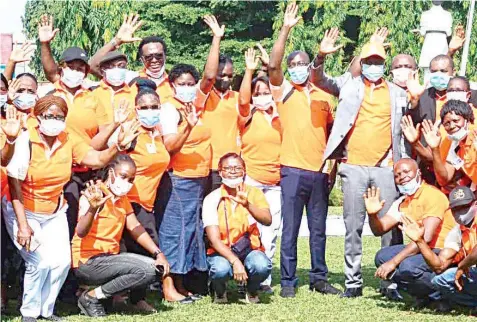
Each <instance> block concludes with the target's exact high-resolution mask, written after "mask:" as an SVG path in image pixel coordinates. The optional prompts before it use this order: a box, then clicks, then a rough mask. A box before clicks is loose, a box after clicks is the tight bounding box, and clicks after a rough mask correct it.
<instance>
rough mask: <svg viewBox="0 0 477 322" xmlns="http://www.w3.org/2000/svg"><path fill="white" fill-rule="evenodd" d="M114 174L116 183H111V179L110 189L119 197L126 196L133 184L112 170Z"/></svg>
mask: <svg viewBox="0 0 477 322" xmlns="http://www.w3.org/2000/svg"><path fill="white" fill-rule="evenodd" d="M112 176H113V177H114V183H111V179H110V181H109V189H110V190H111V192H112V193H114V194H115V195H116V196H118V197H121V196H125V195H126V194H127V193H128V192H129V190H131V188H132V186H133V184H132V183H130V182H129V181H127V180H126V179H123V178H118V177H117V176H116V174H115V173H114V171H112Z"/></svg>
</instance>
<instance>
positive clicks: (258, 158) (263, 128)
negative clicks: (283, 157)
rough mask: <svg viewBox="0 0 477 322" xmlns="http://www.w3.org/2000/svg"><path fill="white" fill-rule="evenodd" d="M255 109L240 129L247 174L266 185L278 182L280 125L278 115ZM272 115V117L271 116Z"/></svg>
mask: <svg viewBox="0 0 477 322" xmlns="http://www.w3.org/2000/svg"><path fill="white" fill-rule="evenodd" d="M266 113H267V112H264V111H260V110H256V111H255V112H254V113H253V114H252V120H251V121H250V123H249V124H248V125H247V123H246V126H245V128H242V129H241V130H240V132H241V135H242V158H243V160H244V161H245V164H246V166H247V175H248V176H250V177H251V178H252V179H254V180H255V181H258V182H260V183H263V184H267V185H276V184H278V183H279V182H280V146H281V125H280V120H279V118H278V115H274V116H272V115H268V114H266ZM272 117H273V118H272Z"/></svg>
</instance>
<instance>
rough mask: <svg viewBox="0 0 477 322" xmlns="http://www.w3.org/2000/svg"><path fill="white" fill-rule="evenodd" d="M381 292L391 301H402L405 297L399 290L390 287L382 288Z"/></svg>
mask: <svg viewBox="0 0 477 322" xmlns="http://www.w3.org/2000/svg"><path fill="white" fill-rule="evenodd" d="M379 293H381V295H383V296H384V297H386V298H387V299H388V300H390V301H396V302H402V301H404V298H403V297H402V295H401V294H399V292H398V290H393V289H389V288H380V289H379Z"/></svg>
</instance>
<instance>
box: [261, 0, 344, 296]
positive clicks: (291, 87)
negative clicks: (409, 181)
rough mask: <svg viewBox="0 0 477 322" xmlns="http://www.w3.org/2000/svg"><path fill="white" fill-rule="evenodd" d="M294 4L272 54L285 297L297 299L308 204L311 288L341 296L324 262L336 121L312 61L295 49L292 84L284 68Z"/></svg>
mask: <svg viewBox="0 0 477 322" xmlns="http://www.w3.org/2000/svg"><path fill="white" fill-rule="evenodd" d="M297 11H298V7H297V5H296V4H295V3H292V4H290V5H288V6H287V9H286V13H285V18H284V23H283V27H282V29H281V32H280V35H279V37H278V40H277V41H276V43H275V45H274V46H273V49H272V53H271V56H270V64H269V74H270V85H271V86H270V87H271V90H272V95H273V98H274V100H275V102H276V103H277V109H278V114H279V115H280V122H281V127H282V131H283V136H282V144H281V148H280V164H281V180H280V187H281V191H282V214H283V233H282V240H281V251H280V270H281V286H282V289H281V292H280V296H282V297H295V288H296V286H297V284H298V278H297V276H296V264H297V237H298V231H299V228H300V224H301V220H302V218H303V208H304V207H305V206H306V213H307V218H308V228H309V230H310V252H311V270H310V290H315V291H318V292H320V293H323V294H339V293H340V291H339V290H337V289H336V288H334V287H333V286H332V285H331V284H329V283H328V281H327V279H328V278H327V274H328V268H327V266H326V261H325V246H326V216H327V213H328V194H329V191H328V190H329V188H328V184H329V182H328V179H329V178H328V174H326V173H324V172H323V168H324V162H323V161H324V159H323V152H324V150H325V146H326V141H327V138H328V133H329V128H330V127H331V125H332V122H333V116H332V114H331V104H330V98H331V97H330V96H329V95H328V94H326V93H324V92H323V91H321V90H320V89H318V88H317V87H315V86H314V85H313V84H312V83H311V82H309V80H308V76H309V65H310V58H309V57H308V55H307V54H306V53H305V52H302V51H294V52H293V53H291V54H290V55H289V56H288V58H287V65H288V73H289V74H290V78H291V82H289V81H288V80H286V79H285V78H284V74H283V71H282V68H281V64H282V60H283V56H284V52H285V44H286V41H287V39H288V34H289V32H290V30H291V29H292V28H293V26H295V25H296V24H297V23H298V21H299V20H300V18H301V17H297Z"/></svg>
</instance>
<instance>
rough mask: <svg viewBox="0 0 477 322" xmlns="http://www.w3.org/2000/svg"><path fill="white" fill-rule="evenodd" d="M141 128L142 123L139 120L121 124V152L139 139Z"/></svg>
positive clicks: (119, 140) (119, 143)
mask: <svg viewBox="0 0 477 322" xmlns="http://www.w3.org/2000/svg"><path fill="white" fill-rule="evenodd" d="M140 127H141V123H139V121H137V120H134V121H132V122H127V123H124V124H121V126H120V130H119V135H118V146H119V148H120V149H121V150H124V149H126V147H127V146H128V145H129V144H130V143H131V142H132V141H133V140H134V139H135V138H137V137H138V135H139V134H140V133H139V128H140Z"/></svg>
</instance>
